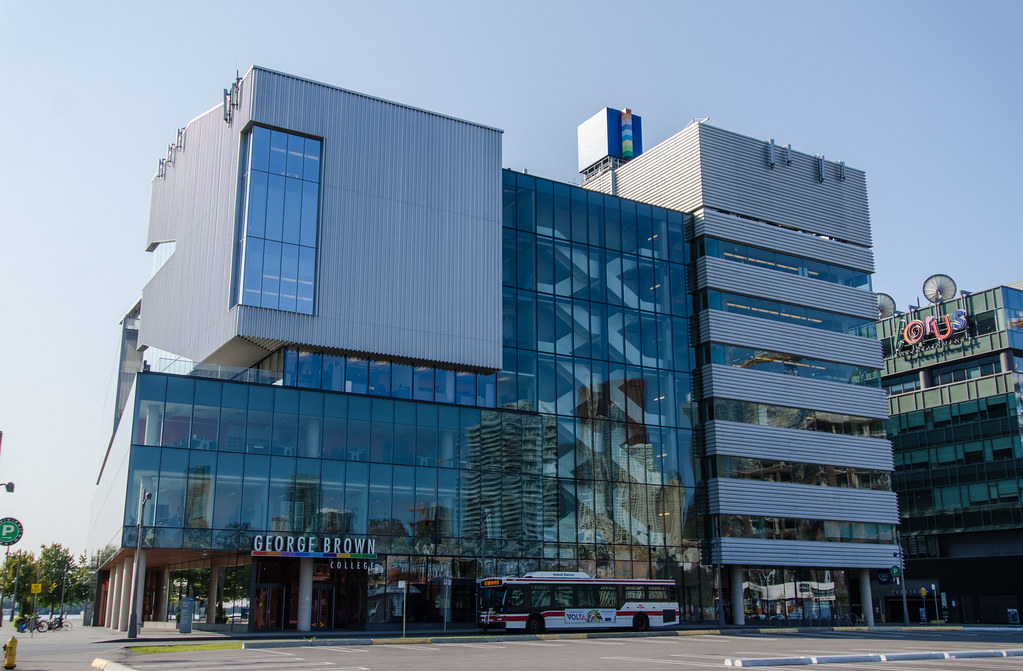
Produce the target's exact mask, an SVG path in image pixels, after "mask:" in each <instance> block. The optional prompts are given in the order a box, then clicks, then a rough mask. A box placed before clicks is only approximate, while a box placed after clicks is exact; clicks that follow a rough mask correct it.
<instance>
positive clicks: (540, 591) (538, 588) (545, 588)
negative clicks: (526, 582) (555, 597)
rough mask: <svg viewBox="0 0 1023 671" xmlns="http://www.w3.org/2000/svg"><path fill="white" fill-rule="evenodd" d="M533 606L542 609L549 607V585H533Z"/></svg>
mask: <svg viewBox="0 0 1023 671" xmlns="http://www.w3.org/2000/svg"><path fill="white" fill-rule="evenodd" d="M532 592H533V595H532V596H533V608H534V609H542V608H550V607H551V586H550V585H533V586H532Z"/></svg>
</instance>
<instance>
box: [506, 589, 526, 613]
mask: <svg viewBox="0 0 1023 671" xmlns="http://www.w3.org/2000/svg"><path fill="white" fill-rule="evenodd" d="M525 604H526V590H525V589H524V588H522V587H513V588H512V589H510V590H508V596H506V597H505V598H504V611H505V612H506V613H520V612H522V611H524V610H525V609H524V608H523V606H525Z"/></svg>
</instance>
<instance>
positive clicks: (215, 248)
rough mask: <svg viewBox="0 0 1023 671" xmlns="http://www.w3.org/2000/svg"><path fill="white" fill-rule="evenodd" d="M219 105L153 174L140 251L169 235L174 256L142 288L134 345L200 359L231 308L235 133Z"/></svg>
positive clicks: (227, 325) (224, 336) (227, 322)
mask: <svg viewBox="0 0 1023 671" xmlns="http://www.w3.org/2000/svg"><path fill="white" fill-rule="evenodd" d="M247 98H248V96H247V95H243V107H242V109H239V110H236V111H235V121H234V124H233V125H232V126H228V125H227V124H226V123H225V122H224V114H223V106H222V105H218V106H217V107H216V108H214V109H212V110H210V111H209V112H207V113H205V114H203V115H202V116H199V117H198V118H196V119H194V120H192V121H191V122H190V123H189V124H188V126H187V127H186V129H185V141H184V147H183V148H182V149H180V150H178V151H176V152H175V153H174V160H173V163H171V164H170V165H168V166H167V168H166V176H165V177H159V176H157V177H155V178H153V186H152V199H151V205H150V215H149V233H148V237H147V248H149V249H152V248H153V245H154V244H157V243H159V242H163V241H169V240H174V241H175V246H174V253H173V254H172V255H171V257H170V258H169V259H167V262H166V263H164V264H163V266H162V267H160V269H159V270H158V271H157V272H156V273H155V275H154V276H153V277H152V278H151V279H150V281H149V283H148V284H147V285H146V287H145V289H143V292H142V316H141V319H140V320H139V344H140V345H147V346H151V347H156V348H158V349H161V350H165V351H168V352H174V353H176V354H180V355H182V356H185V357H188V358H195V359H200V360H201V359H203V358H205V357H206V356H207V355H208V354H209V353H210V352H212V351H213V350H214V349H216V348H217V347H218V346H219V345H220V344H223V343H224V342H227V341H228V340H230V339H231V338H232V337H234V335H235V328H234V318H235V316H234V315H233V314H232V313H231V312H229V309H230V306H231V268H232V260H233V257H234V237H235V236H234V233H235V217H234V213H235V203H236V200H237V198H238V195H239V189H238V165H239V143H240V139H241V138H240V134H239V132H238V129H239V128H241V126H242V125H243V124H244V119H245V114H246V112H247V109H246V106H245V105H244V101H245V99H247Z"/></svg>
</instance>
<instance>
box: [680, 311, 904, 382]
mask: <svg viewBox="0 0 1023 671" xmlns="http://www.w3.org/2000/svg"><path fill="white" fill-rule="evenodd" d="M699 340H700V342H716V343H721V344H725V345H738V346H741V347H753V348H756V349H767V350H772V351H775V352H784V353H787V354H799V355H802V356H805V357H809V358H811V359H822V360H824V361H834V362H836V363H847V364H852V365H855V366H866V367H868V368H881V367H882V366H883V365H884V358H883V356H882V353H881V343H880V342H879V341H877V340H871V339H870V338H861V337H859V336H853V335H847V334H845V333H835V332H833V331H825V330H822V329H813V328H810V327H808V326H800V325H798V324H784V323H781V322H774V321H769V320H766V319H758V318H757V317H750V316H748V315H741V314H733V313H730V312H723V311H721V310H704V311H703V312H701V313H700V315H699Z"/></svg>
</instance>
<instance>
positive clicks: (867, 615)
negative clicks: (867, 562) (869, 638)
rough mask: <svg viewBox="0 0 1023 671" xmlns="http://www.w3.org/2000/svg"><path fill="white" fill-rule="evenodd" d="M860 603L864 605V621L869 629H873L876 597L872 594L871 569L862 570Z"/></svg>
mask: <svg viewBox="0 0 1023 671" xmlns="http://www.w3.org/2000/svg"><path fill="white" fill-rule="evenodd" d="M860 603H861V604H863V621H864V622H866V624H867V626H868V627H873V626H874V596H873V595H872V594H871V593H870V569H865V568H861V569H860Z"/></svg>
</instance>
